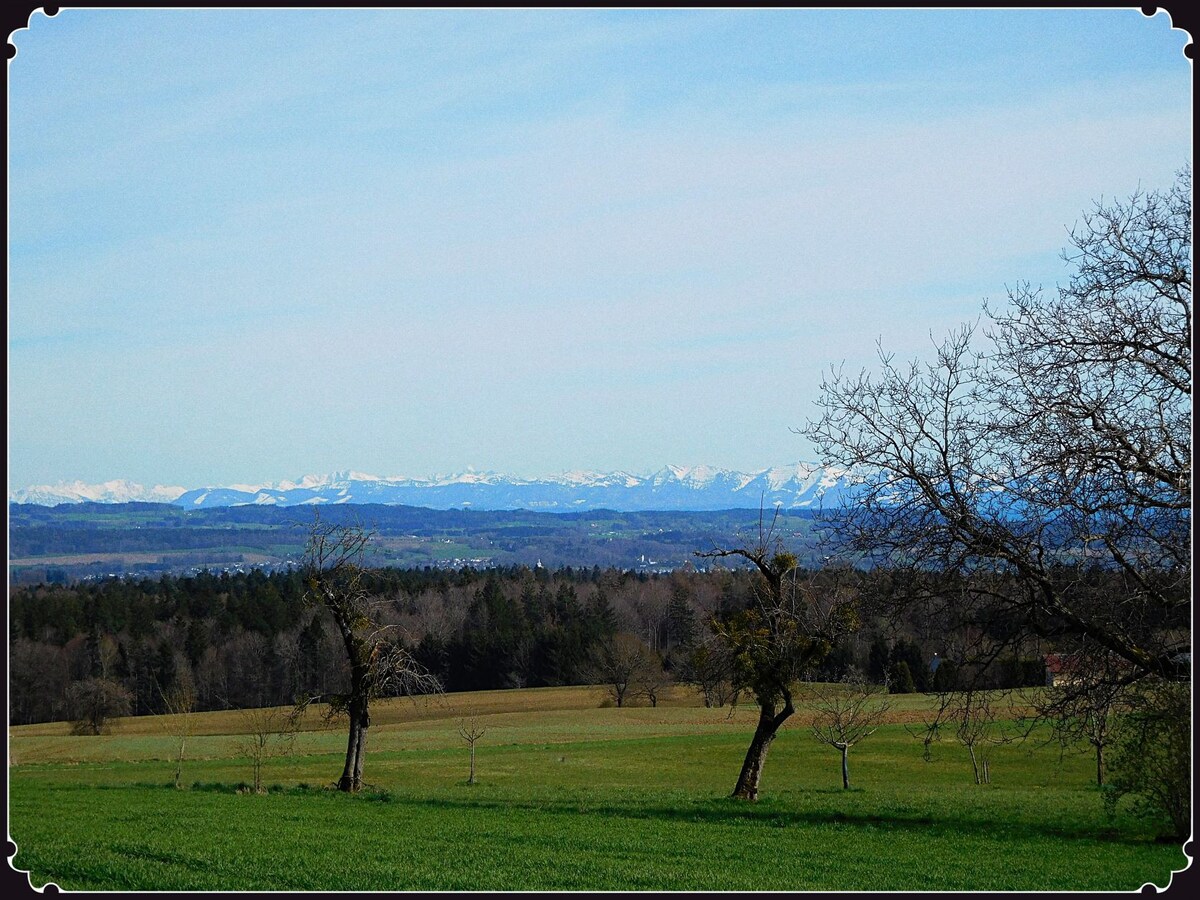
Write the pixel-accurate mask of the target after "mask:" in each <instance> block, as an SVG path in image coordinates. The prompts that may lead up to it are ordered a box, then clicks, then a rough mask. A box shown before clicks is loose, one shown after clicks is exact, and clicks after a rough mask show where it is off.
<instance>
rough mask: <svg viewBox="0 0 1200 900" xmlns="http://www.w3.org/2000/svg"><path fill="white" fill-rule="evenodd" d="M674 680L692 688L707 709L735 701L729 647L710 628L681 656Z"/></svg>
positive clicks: (731, 659)
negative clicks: (697, 690)
mask: <svg viewBox="0 0 1200 900" xmlns="http://www.w3.org/2000/svg"><path fill="white" fill-rule="evenodd" d="M678 678H679V680H680V681H681V682H683V683H684V684H691V685H695V686H696V687H697V688H698V689H699V690H700V694H701V696H702V697H703V698H704V705H705V707H707V708H710V709H711V708H712V707H722V706H724V705H725V704H726V703H729V702H731V701H733V702H736V694H735V691H734V688H733V681H732V679H733V658H732V656H731V655H730V653H729V647H728V646H727V645H726V644H725V642H724V641H722V640H721V639H720V638H719V637H717V635H716V634H714V633H712V631H711V629H710V630H709V632H708V633H707V634H701V635H700V636H699V637H697V638H696V639H695V640H694V641H693V642H692V645H691V646H690V647H689V648H688V649H687V652H686V653H685V654H684V655H683V657H682V660H681V662H680V666H679V675H678Z"/></svg>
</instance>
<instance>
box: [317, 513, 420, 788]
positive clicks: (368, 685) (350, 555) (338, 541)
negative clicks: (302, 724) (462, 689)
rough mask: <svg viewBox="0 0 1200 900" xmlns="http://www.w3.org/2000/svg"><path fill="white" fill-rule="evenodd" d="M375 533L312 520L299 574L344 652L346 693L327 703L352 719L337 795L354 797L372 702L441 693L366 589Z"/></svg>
mask: <svg viewBox="0 0 1200 900" xmlns="http://www.w3.org/2000/svg"><path fill="white" fill-rule="evenodd" d="M372 537H373V534H372V533H371V532H369V531H367V530H366V529H364V528H362V527H360V526H357V525H340V524H332V523H328V522H322V521H321V520H320V518H319V517H318V518H315V519H314V521H313V525H312V526H311V528H310V529H309V535H308V546H307V549H306V550H305V555H304V563H303V567H302V573H303V578H304V584H305V587H306V593H305V599H306V601H307V602H308V603H309V604H313V605H319V606H321V607H322V608H324V609H325V610H326V611H327V612H328V613H329V616H330V617H331V618H332V619H333V622H334V624H335V625H336V627H337V631H338V634H339V635H340V636H341V639H342V645H343V647H344V648H345V651H346V663H347V665H348V667H349V670H350V686H349V690H348V691H347V692H346V693H344V694H334V695H330V696H327V697H326V698H325V699H327V700H328V702H329V708H330V712H331V714H343V713H344V714H345V715H346V716H347V717H348V718H349V720H350V726H349V735H348V737H347V742H346V763H345V766H344V767H343V769H342V776H341V778H339V779H338V790H342V791H347V792H351V793H353V792H357V791H360V790H362V787H363V776H362V773H363V765H364V763H365V762H366V753H367V732H368V729H369V728H370V727H371V711H370V703H371V700H373V699H375V698H377V697H383V696H388V695H395V694H407V695H416V694H428V693H432V692H435V691H438V690H440V689H441V685H440V684H439V682H438V680H437V679H436V678H435V677H433V676H432V675H430V674H429V673H428V672H426V671H425V670H424V669H423V668H422V667H421V666H420V665H418V663H417V662H416V660H415V659H414V658H413V656H412V654H410V653H409V652H408V650H407V649H405V647H404V646H403V645H402V644H401V643H400V641H399V639H398V636H397V635H396V634H395V628H394V627H393V626H389V625H385V624H383V622H382V620H381V616H380V611H381V609H382V607H383V606H384V605H385V601H384V600H383V599H382V598H379V597H376V596H373V595H372V594H371V592H370V590H369V589H368V585H367V571H366V570H365V569H364V568H363V565H362V558H363V555H364V553H365V552H366V550H367V547H368V545H369V544H370V542H371V539H372Z"/></svg>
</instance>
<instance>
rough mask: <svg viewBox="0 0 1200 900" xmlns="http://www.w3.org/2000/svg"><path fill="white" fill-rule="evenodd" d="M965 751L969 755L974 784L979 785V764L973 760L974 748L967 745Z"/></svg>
mask: <svg viewBox="0 0 1200 900" xmlns="http://www.w3.org/2000/svg"><path fill="white" fill-rule="evenodd" d="M967 750H968V751H969V752H970V754H971V768H972V769H974V770H975V783H976V784H981V783H982V782H981V781H980V780H979V762H978V760H976V759H975V748H974V747H973V746H972V745H970V744H967Z"/></svg>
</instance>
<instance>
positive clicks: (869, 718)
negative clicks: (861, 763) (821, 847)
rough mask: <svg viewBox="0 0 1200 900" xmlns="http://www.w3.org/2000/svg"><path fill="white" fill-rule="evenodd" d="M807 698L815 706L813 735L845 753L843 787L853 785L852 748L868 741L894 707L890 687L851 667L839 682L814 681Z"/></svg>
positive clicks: (843, 754)
mask: <svg viewBox="0 0 1200 900" xmlns="http://www.w3.org/2000/svg"><path fill="white" fill-rule="evenodd" d="M805 694H806V696H805V700H806V702H807V705H808V706H809V707H810V708H811V709H812V714H813V718H812V724H811V725H810V729H809V730H810V731H811V732H812V736H813V737H814V738H816V739H817V740H818V741H820V742H821V743H822V744H828V745H829V746H830V747H833V748H834V749H835V750H840V751H841V753H842V787H843V788H844V789H847V790H848V789H849V788H850V748H851V747H853V746H854V745H855V744H859V743H861V742H862V741H865V740H866V739H867V738H869V737H870V736H871V735H872V734H874V733H875V730H876V729H877V728H878V727H879V725H880V723H882V722H883V720H884V717H885V716H886V715H887V713H888V710H889V709H891V703H890V702H889V700H888V699H887V698H888V693H887V687H886V686H883V685H875V684H870V683H868V682H867V680H866V679H865V678H864V677H863V676H862V674H861V673H859V672H856V671H853V670H851V671H850V672H848V673H847V675H846V677H845V678H843V679H842V680H841V681H840V682H837V683H835V684H822V683H819V682H810V683H808V684H807V685H806V686H805Z"/></svg>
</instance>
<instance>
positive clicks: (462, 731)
mask: <svg viewBox="0 0 1200 900" xmlns="http://www.w3.org/2000/svg"><path fill="white" fill-rule="evenodd" d="M485 734H487V729H486V728H484V727H483V726H482V725H480V724H479V721H478V719H476V717H475V716H471V717H469V718H466V719H459V720H458V736H459V737H460V738H462V739H463V741H464V742H465V743H466V745H467V747H468V749H470V751H471V774H470V775H469V776H468V778H467V784H474V783H475V743H476V742H477V741H478V740H479V739H480V738H481V737H483V736H484V735H485Z"/></svg>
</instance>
